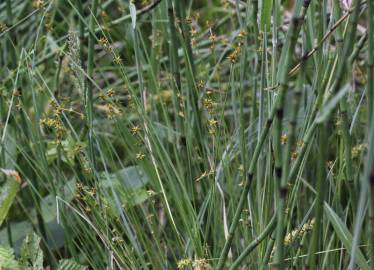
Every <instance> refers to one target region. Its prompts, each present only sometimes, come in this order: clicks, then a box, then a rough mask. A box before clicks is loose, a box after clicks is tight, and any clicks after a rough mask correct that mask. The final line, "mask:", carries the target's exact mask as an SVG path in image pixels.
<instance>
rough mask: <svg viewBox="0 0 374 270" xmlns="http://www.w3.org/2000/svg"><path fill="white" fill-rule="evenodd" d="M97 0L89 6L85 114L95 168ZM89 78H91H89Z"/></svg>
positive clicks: (91, 157) (90, 153) (92, 162)
mask: <svg viewBox="0 0 374 270" xmlns="http://www.w3.org/2000/svg"><path fill="white" fill-rule="evenodd" d="M98 3H99V1H98V0H93V1H92V6H91V14H90V22H89V29H90V35H89V37H88V59H87V76H88V78H89V79H88V80H87V92H86V96H85V98H86V104H85V105H86V116H87V126H88V149H89V158H90V162H91V166H92V167H93V168H95V163H96V162H95V154H94V138H93V88H94V85H93V83H92V81H91V80H92V79H93V75H94V54H95V50H94V45H95V36H94V30H95V16H96V13H97V7H98ZM90 79H91V80H90Z"/></svg>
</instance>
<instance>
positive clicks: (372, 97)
mask: <svg viewBox="0 0 374 270" xmlns="http://www.w3.org/2000/svg"><path fill="white" fill-rule="evenodd" d="M367 22H368V64H367V65H368V86H367V100H368V119H369V123H371V124H370V125H369V129H370V128H371V130H373V127H374V121H373V120H374V109H373V106H374V2H373V1H368V17H367ZM369 132H370V130H369ZM369 147H371V148H372V147H373V145H371V146H369ZM368 228H369V251H370V253H369V254H370V256H369V257H370V258H371V259H370V269H372V270H374V171H371V173H370V175H369V222H368Z"/></svg>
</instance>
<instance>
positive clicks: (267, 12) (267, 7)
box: [261, 0, 273, 32]
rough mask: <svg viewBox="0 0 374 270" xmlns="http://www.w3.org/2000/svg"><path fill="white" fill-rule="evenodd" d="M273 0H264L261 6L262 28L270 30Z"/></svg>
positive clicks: (265, 30)
mask: <svg viewBox="0 0 374 270" xmlns="http://www.w3.org/2000/svg"><path fill="white" fill-rule="evenodd" d="M272 4H273V0H262V6H261V30H262V31H263V32H268V31H269V30H270V24H271V8H272Z"/></svg>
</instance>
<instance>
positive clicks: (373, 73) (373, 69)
mask: <svg viewBox="0 0 374 270" xmlns="http://www.w3.org/2000/svg"><path fill="white" fill-rule="evenodd" d="M367 5H368V17H367V24H368V62H367V65H368V87H367V101H368V119H369V123H371V122H372V117H373V116H374V115H373V110H374V108H373V106H374V3H373V1H367Z"/></svg>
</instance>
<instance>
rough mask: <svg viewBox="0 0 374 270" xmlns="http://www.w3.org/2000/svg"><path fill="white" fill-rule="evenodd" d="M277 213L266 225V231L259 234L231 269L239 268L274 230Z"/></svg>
mask: <svg viewBox="0 0 374 270" xmlns="http://www.w3.org/2000/svg"><path fill="white" fill-rule="evenodd" d="M276 221H277V219H276V214H274V215H273V217H272V218H271V220H270V222H269V224H268V225H267V226H266V227H265V229H264V231H263V232H262V233H260V234H259V236H258V237H256V238H255V239H254V240H253V241H252V242H251V243H250V244H249V245H248V246H247V247H246V248H245V250H244V251H243V253H242V254H240V256H239V257H238V258H237V259H236V260H235V261H234V263H233V264H232V265H231V267H230V270H234V269H237V268H238V267H239V266H240V264H241V263H242V262H243V261H244V259H245V258H246V257H247V256H248V255H249V254H250V253H251V252H252V251H253V250H254V249H255V248H256V247H257V246H258V245H259V244H260V243H261V242H262V241H263V240H264V239H265V238H266V237H267V236H268V235H269V234H271V233H272V232H273V230H274V229H275V225H276Z"/></svg>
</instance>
